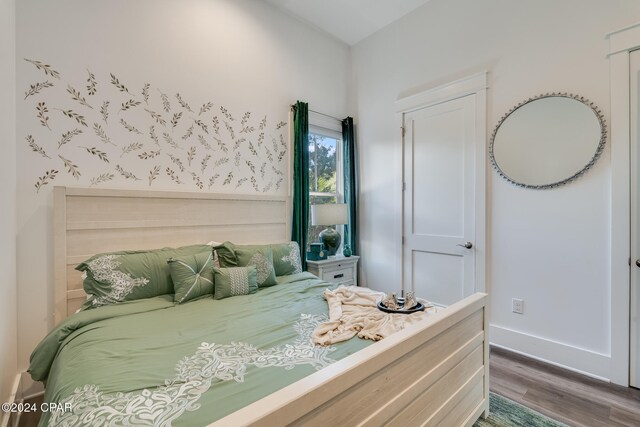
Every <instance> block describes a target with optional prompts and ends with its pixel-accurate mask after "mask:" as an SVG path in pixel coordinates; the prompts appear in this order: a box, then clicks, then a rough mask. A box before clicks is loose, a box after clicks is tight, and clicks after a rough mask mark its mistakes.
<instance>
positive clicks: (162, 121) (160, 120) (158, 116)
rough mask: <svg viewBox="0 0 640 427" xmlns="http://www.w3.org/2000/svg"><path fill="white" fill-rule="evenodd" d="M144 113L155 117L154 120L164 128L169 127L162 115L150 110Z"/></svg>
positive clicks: (146, 109)
mask: <svg viewBox="0 0 640 427" xmlns="http://www.w3.org/2000/svg"><path fill="white" fill-rule="evenodd" d="M144 111H146V112H147V113H149V115H151V117H153V119H154V120H155V121H156V122H157V123H158V124H160V125H162V126H166V125H167V121H166V120H165V119H163V118H162V115H161V114H160V113H156V112H155V111H151V110H149V109H148V108H145V109H144Z"/></svg>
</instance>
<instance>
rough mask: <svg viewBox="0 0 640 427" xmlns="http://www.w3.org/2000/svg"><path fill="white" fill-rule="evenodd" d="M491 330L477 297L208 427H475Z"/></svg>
mask: <svg viewBox="0 0 640 427" xmlns="http://www.w3.org/2000/svg"><path fill="white" fill-rule="evenodd" d="M487 330H488V316H487V295H486V294H483V293H477V294H474V295H471V296H469V297H468V298H465V299H464V300H462V301H460V302H458V303H456V304H454V305H452V306H450V307H447V308H446V309H443V310H441V311H440V312H438V313H436V314H435V315H433V316H431V317H430V318H429V319H426V320H425V321H424V322H423V323H420V324H416V325H413V326H411V327H410V328H407V329H405V330H403V331H401V332H398V333H396V334H394V335H392V336H390V337H388V338H385V339H384V340H382V341H380V342H378V343H375V344H374V345H371V346H370V347H367V348H365V349H363V350H360V351H359V352H357V353H355V354H353V355H351V356H349V357H346V358H344V359H342V360H340V361H338V362H336V363H334V364H333V365H331V366H329V367H327V368H324V369H322V370H321V371H318V372H316V373H315V374H312V375H310V376H308V377H306V378H303V379H302V380H300V381H298V382H296V383H294V384H291V385H290V386H287V387H285V388H283V389H281V390H279V391H277V392H275V393H273V394H270V395H269V396H267V397H265V398H263V399H261V400H259V401H257V402H255V403H253V404H251V405H248V406H246V407H244V408H242V409H240V410H238V411H236V412H234V413H232V414H230V415H228V416H226V417H224V418H222V419H220V420H218V421H217V422H215V423H213V424H211V425H210V426H212V427H224V426H233V427H237V426H270V427H271V426H285V425H294V426H298V425H311V426H323V427H328V426H356V425H370V426H382V425H389V426H418V425H427V426H432V425H443V426H447V427H449V426H451V427H453V426H470V425H473V423H474V422H475V421H476V420H477V419H478V417H480V416H483V417H486V416H487V415H488V412H489V340H488V336H487Z"/></svg>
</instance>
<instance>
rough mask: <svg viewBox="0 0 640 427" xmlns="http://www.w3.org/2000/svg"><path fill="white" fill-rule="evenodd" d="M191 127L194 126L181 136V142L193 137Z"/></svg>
mask: <svg viewBox="0 0 640 427" xmlns="http://www.w3.org/2000/svg"><path fill="white" fill-rule="evenodd" d="M193 126H194V125H191V126H189V129H187V132H186V133H185V134H184V135H182V139H183V140H185V141H186V140H187V139H189V138H190V137H191V135H193Z"/></svg>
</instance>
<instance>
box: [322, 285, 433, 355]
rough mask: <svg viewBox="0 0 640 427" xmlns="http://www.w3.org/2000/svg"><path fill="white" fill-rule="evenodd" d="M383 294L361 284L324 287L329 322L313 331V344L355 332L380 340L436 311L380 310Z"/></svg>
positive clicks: (352, 334)
mask: <svg viewBox="0 0 640 427" xmlns="http://www.w3.org/2000/svg"><path fill="white" fill-rule="evenodd" d="M384 297H385V294H384V293H383V292H376V291H373V290H371V289H368V288H361V287H358V286H340V287H338V288H337V289H335V290H330V289H327V290H325V291H324V298H325V299H326V300H327V304H329V321H328V322H324V323H321V324H320V325H319V326H318V327H317V328H316V330H315V331H314V332H313V336H312V338H313V343H314V344H318V345H331V344H335V343H338V342H341V341H346V340H348V339H351V338H352V337H353V336H354V335H356V334H357V335H358V337H360V338H365V339H370V340H374V341H378V340H381V339H383V338H385V337H388V336H389V335H391V334H393V333H394V332H398V331H400V330H402V329H404V328H405V327H406V326H408V325H412V324H414V323H416V322H419V321H420V320H422V319H424V318H425V317H426V316H427V315H428V312H431V313H432V312H434V311H435V310H436V309H435V308H432V309H427V310H425V311H419V312H416V313H412V314H395V313H385V312H383V311H381V310H379V309H378V302H379V301H382V299H383V298H384Z"/></svg>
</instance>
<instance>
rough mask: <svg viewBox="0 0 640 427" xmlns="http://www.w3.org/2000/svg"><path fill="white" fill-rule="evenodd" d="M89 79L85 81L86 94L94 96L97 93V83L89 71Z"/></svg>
mask: <svg viewBox="0 0 640 427" xmlns="http://www.w3.org/2000/svg"><path fill="white" fill-rule="evenodd" d="M87 73H89V78H88V79H87V93H88V94H89V95H91V96H93V95H95V94H96V93H97V91H98V82H97V81H96V76H95V75H94V74H93V73H92V72H91V71H89V70H87Z"/></svg>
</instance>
